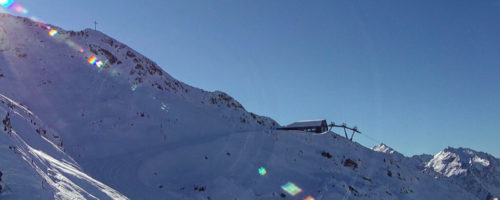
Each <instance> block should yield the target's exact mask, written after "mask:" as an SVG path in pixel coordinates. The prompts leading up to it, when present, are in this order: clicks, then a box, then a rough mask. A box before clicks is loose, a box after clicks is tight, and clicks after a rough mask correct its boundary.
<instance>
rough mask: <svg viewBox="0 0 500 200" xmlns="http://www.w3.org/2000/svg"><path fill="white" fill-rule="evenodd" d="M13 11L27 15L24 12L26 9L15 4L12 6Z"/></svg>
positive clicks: (26, 11) (26, 12)
mask: <svg viewBox="0 0 500 200" xmlns="http://www.w3.org/2000/svg"><path fill="white" fill-rule="evenodd" d="M12 7H13V9H14V10H15V11H16V12H18V13H22V14H28V10H26V8H23V7H22V6H21V5H19V4H15V5H13V6H12Z"/></svg>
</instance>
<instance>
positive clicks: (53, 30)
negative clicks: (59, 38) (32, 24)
mask: <svg viewBox="0 0 500 200" xmlns="http://www.w3.org/2000/svg"><path fill="white" fill-rule="evenodd" d="M49 35H50V36H52V37H54V36H56V35H57V30H56V29H52V30H50V31H49Z"/></svg>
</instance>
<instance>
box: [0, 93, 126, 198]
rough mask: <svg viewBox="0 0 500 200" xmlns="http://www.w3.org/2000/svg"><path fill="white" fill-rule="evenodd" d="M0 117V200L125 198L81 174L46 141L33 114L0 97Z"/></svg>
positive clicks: (64, 156)
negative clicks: (0, 118) (0, 177)
mask: <svg viewBox="0 0 500 200" xmlns="http://www.w3.org/2000/svg"><path fill="white" fill-rule="evenodd" d="M0 116H4V117H3V118H2V130H1V131H0V157H1V158H2V160H1V162H0V169H1V170H3V172H2V179H1V182H0V185H1V188H2V189H1V192H0V193H1V194H0V197H5V198H6V199H128V198H127V197H125V196H123V195H122V194H120V193H119V192H118V191H116V190H114V189H112V188H110V187H108V186H107V185H105V184H103V183H101V182H99V181H97V180H95V179H93V178H92V177H90V176H88V175H87V174H85V173H84V172H82V170H81V168H80V166H79V165H78V164H77V163H76V162H75V161H74V160H73V159H72V158H71V157H70V156H68V155H67V154H66V153H64V152H62V151H61V150H60V148H59V147H58V146H57V145H56V144H54V143H52V142H51V141H49V140H47V139H46V136H47V134H46V131H43V132H41V131H39V130H40V129H41V128H40V127H42V126H43V125H42V124H43V123H42V122H41V121H40V120H39V119H37V117H36V115H35V114H34V113H32V112H31V111H29V110H28V109H27V108H25V107H23V106H22V105H20V104H19V103H17V102H15V101H13V100H11V99H9V98H8V97H6V96H4V95H1V94H0ZM42 130H43V129H42ZM52 137H54V135H52ZM2 199H3V198H2Z"/></svg>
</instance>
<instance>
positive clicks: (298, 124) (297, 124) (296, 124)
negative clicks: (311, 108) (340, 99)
mask: <svg viewBox="0 0 500 200" xmlns="http://www.w3.org/2000/svg"><path fill="white" fill-rule="evenodd" d="M323 121H324V122H325V123H326V120H324V119H317V120H305V121H298V122H294V123H291V124H289V125H287V126H285V127H287V128H296V127H316V126H321V124H322V123H323Z"/></svg>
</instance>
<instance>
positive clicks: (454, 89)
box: [17, 0, 500, 157]
mask: <svg viewBox="0 0 500 200" xmlns="http://www.w3.org/2000/svg"><path fill="white" fill-rule="evenodd" d="M17 2H18V3H19V4H20V5H23V6H24V7H25V8H26V9H28V10H29V12H28V14H27V16H36V17H38V18H40V19H42V20H44V21H45V22H47V23H51V24H55V25H58V26H60V27H62V28H64V29H70V30H81V29H84V28H90V27H92V28H93V26H94V24H93V22H94V20H97V22H98V25H97V29H98V30H100V31H102V32H104V33H106V34H108V35H110V36H112V37H114V38H116V39H118V40H120V41H121V42H124V43H126V44H128V45H129V46H131V47H132V48H134V49H135V50H137V51H139V52H141V53H142V54H144V55H146V56H147V57H149V58H151V59H152V60H154V61H155V62H157V63H158V64H159V65H160V66H161V67H162V68H163V69H164V70H165V71H167V72H168V73H170V74H171V75H172V76H174V77H175V78H177V79H179V80H181V81H183V82H185V83H188V84H190V85H193V86H195V87H199V88H202V89H205V90H210V91H213V90H221V91H225V92H227V93H228V94H230V95H231V96H233V97H235V98H236V99H237V100H238V101H240V102H241V103H242V104H243V105H244V106H245V108H246V109H247V110H249V111H252V112H255V113H257V114H261V115H266V116H270V117H272V118H273V119H275V120H277V121H278V122H279V123H281V124H288V123H291V122H293V121H296V120H304V119H317V118H326V119H327V120H328V121H335V122H337V123H342V122H346V123H347V124H348V125H357V126H358V127H359V129H360V130H361V131H362V132H363V133H364V134H366V135H367V136H369V137H371V138H374V139H375V140H377V141H383V142H384V143H386V144H387V145H389V146H391V147H393V148H395V149H396V150H397V151H400V152H402V153H404V154H406V155H413V154H420V153H431V154H434V153H437V152H438V151H440V150H442V149H443V148H445V147H446V146H453V147H459V146H463V147H470V148H473V149H476V150H480V151H486V152H489V153H491V154H493V155H495V156H496V157H500V148H499V146H500V145H499V143H500V103H499V102H500V23H499V22H500V1H499V0H485V1H456V0H453V1H396V0H395V1H377V2H374V1H351V0H349V1H291V0H286V1H278V0H275V1H274V0H273V1H269V0H262V1H261V0H259V1H256V0H252V1H227V0H225V1H207V0H200V1H194V0H193V1H183V0H182V1H181V0H179V1H167V0H154V1H129V0H87V1H76V0H72V1H68V0H44V1H40V0H19V1H17ZM354 140H356V141H358V142H360V143H362V144H364V145H365V146H369V147H371V146H373V145H375V144H376V142H375V141H373V140H370V139H368V137H364V136H360V135H358V136H356V137H355V138H354Z"/></svg>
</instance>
